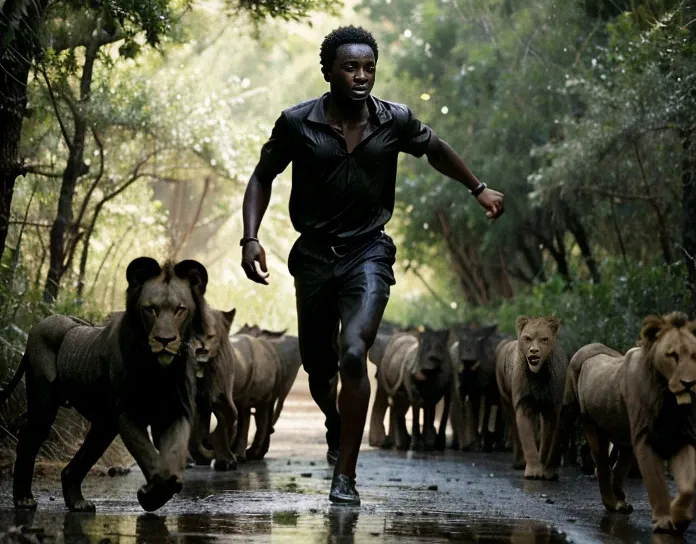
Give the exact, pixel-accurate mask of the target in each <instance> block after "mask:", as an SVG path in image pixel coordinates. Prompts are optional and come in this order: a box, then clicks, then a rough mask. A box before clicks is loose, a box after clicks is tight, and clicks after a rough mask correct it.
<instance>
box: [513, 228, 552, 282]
mask: <svg viewBox="0 0 696 544" xmlns="http://www.w3.org/2000/svg"><path fill="white" fill-rule="evenodd" d="M525 238H526V237H525V236H524V235H523V234H520V235H519V236H518V242H517V247H518V250H519V251H520V252H521V253H522V255H523V256H524V260H525V261H526V262H527V266H528V267H529V272H530V273H531V275H532V282H533V281H534V279H537V280H538V281H539V282H541V283H544V282H545V281H546V273H545V272H544V255H543V254H542V253H541V249H539V245H538V244H534V245H533V246H530V245H529V244H528V243H527V240H526V239H525ZM530 283H531V282H530Z"/></svg>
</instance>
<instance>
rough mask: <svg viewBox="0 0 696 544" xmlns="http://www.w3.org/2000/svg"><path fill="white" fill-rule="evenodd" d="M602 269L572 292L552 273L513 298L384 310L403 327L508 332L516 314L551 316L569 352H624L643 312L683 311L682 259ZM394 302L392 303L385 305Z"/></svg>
mask: <svg viewBox="0 0 696 544" xmlns="http://www.w3.org/2000/svg"><path fill="white" fill-rule="evenodd" d="M601 273H602V276H603V278H604V281H603V282H602V283H600V284H597V285H595V284H592V283H590V282H578V283H577V284H575V285H574V287H573V289H572V290H567V289H566V285H565V283H564V282H563V280H562V278H560V277H558V276H554V277H552V278H550V280H549V281H548V282H545V283H543V284H539V285H536V286H534V287H532V288H530V289H528V290H525V291H523V292H521V293H519V294H518V295H517V296H516V297H515V298H514V299H512V300H507V301H504V302H501V303H499V304H496V305H492V306H488V307H478V308H462V309H461V310H460V311H454V310H453V311H451V312H450V311H448V310H445V309H443V307H442V305H439V306H438V305H435V304H434V301H433V299H432V297H427V296H423V297H420V298H415V297H414V299H413V300H409V301H408V309H404V310H403V313H401V316H399V313H400V312H394V313H391V312H389V311H388V312H387V315H388V317H389V318H390V319H392V320H395V321H397V322H399V323H400V324H402V325H410V324H413V323H427V324H429V325H431V326H433V327H442V326H452V325H453V324H455V323H470V322H473V323H478V324H479V325H488V324H492V323H497V324H498V327H499V329H500V330H501V331H504V332H506V333H508V334H511V335H514V334H515V319H516V318H517V317H518V316H520V315H530V316H541V315H556V316H558V317H560V318H561V321H562V323H563V326H562V329H561V330H562V334H561V338H562V342H563V344H564V347H565V348H566V349H567V350H568V351H571V352H572V351H574V350H577V349H578V348H580V347H581V346H583V345H585V344H589V343H592V342H602V343H604V344H607V345H608V346H610V347H612V348H614V349H617V350H620V351H625V350H627V349H628V348H630V347H631V346H634V345H635V344H636V342H637V341H638V333H639V331H640V325H641V322H642V320H643V318H645V317H646V316H648V315H651V314H657V315H662V314H666V313H669V312H672V311H676V310H679V311H685V312H686V311H688V310H687V308H688V307H689V296H690V295H689V291H688V288H687V286H686V285H685V283H684V281H683V277H684V274H685V272H684V263H683V262H679V263H675V264H673V265H671V266H666V265H664V264H659V263H658V264H655V263H641V262H637V263H632V264H631V265H630V266H626V265H625V264H624V263H623V262H622V261H619V260H616V259H611V258H610V259H607V260H605V261H604V262H603V263H601ZM394 303H395V301H391V302H390V305H392V304H394ZM397 304H398V303H397ZM400 317H401V319H399V318H400ZM692 317H696V316H692Z"/></svg>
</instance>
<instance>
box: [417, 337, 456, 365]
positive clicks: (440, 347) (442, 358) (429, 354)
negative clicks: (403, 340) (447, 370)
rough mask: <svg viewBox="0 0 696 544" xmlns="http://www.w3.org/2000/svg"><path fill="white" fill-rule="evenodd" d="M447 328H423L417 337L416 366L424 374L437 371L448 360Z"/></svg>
mask: <svg viewBox="0 0 696 544" xmlns="http://www.w3.org/2000/svg"><path fill="white" fill-rule="evenodd" d="M448 338H449V331H448V330H447V329H442V330H431V329H424V330H423V332H421V333H420V335H419V338H418V354H417V359H418V368H419V370H420V371H421V372H423V374H424V375H428V373H430V374H435V373H437V372H438V371H439V370H440V369H441V368H442V367H443V366H444V365H445V364H446V363H447V362H448V361H449V351H448V350H447V339H448Z"/></svg>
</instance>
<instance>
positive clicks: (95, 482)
mask: <svg viewBox="0 0 696 544" xmlns="http://www.w3.org/2000/svg"><path fill="white" fill-rule="evenodd" d="M303 377H304V376H300V377H299V378H298V379H299V380H300V382H299V383H298V385H297V387H296V388H295V390H294V391H293V394H292V395H291V396H290V397H289V399H288V401H287V402H286V409H285V411H284V413H283V415H282V416H281V418H280V420H279V422H278V425H277V426H276V432H275V434H274V435H273V437H272V441H271V449H270V452H269V454H268V456H267V459H266V460H265V461H263V462H256V463H247V464H244V465H241V466H240V468H239V469H238V470H237V471H232V472H228V473H217V472H214V471H213V470H212V469H210V468H206V467H196V468H193V469H190V470H188V471H187V473H186V481H185V485H184V490H183V491H182V493H181V494H179V495H177V496H175V497H174V499H172V500H171V501H170V502H169V503H168V504H166V505H165V506H164V507H163V508H161V509H160V510H159V511H157V513H156V514H145V513H144V512H143V511H142V510H141V509H140V506H139V505H138V502H137V500H136V491H137V489H138V487H139V486H140V485H142V483H143V477H142V473H140V472H139V471H138V470H137V469H134V470H133V471H131V472H130V473H129V474H126V475H116V476H114V477H109V476H99V475H96V474H94V475H92V474H90V475H89V476H88V477H87V480H86V481H85V485H84V494H85V497H87V498H89V499H91V500H94V501H95V503H96V506H97V513H96V514H92V515H89V514H70V513H67V512H66V509H65V506H64V503H63V499H62V495H61V491H60V478H59V475H58V474H57V473H56V474H54V475H52V476H49V475H48V474H46V475H45V476H44V475H42V476H41V477H40V478H37V479H36V481H35V485H34V493H35V495H36V497H37V500H38V502H39V508H38V511H37V512H35V513H21V512H20V513H17V512H15V511H14V510H13V509H12V502H11V481H10V480H9V479H5V480H3V481H1V482H0V530H1V531H7V530H8V529H9V528H10V527H13V526H24V527H25V531H28V532H27V533H26V534H25V535H24V536H25V538H24V541H26V542H41V541H43V542H49V543H53V542H56V543H63V542H66V543H80V544H82V543H85V544H86V543H95V544H96V543H100V544H106V543H107V542H110V543H135V542H137V543H140V542H143V543H145V542H178V543H194V542H195V543H203V542H222V541H224V542H237V541H239V542H274V543H276V542H299V543H304V544H309V543H315V542H341V543H342V542H355V543H363V542H510V543H520V544H532V543H561V542H608V543H627V544H628V543H630V544H633V543H636V542H640V543H643V542H646V543H647V542H650V543H653V542H654V543H661V544H662V543H664V544H668V543H672V542H684V541H686V542H693V543H696V524H694V526H692V528H691V529H690V530H689V532H688V533H687V535H686V538H685V540H682V539H676V538H671V537H664V536H659V535H653V534H652V533H651V530H650V508H649V505H648V502H647V496H646V494H645V489H644V487H643V485H642V483H641V482H640V480H630V481H629V482H628V485H627V488H626V492H627V497H628V499H629V501H630V502H632V504H633V506H634V508H635V511H634V513H633V514H631V515H630V516H624V515H608V514H606V513H605V510H604V507H603V506H602V504H601V501H600V498H599V491H598V488H597V483H596V481H595V480H593V479H592V478H590V477H586V476H583V475H581V473H580V470H579V469H578V468H573V467H569V468H564V469H562V470H561V471H560V478H561V479H560V481H559V482H537V481H525V480H524V479H523V478H522V472H519V471H514V470H512V469H511V468H510V464H511V456H510V454H493V455H484V454H475V453H455V452H447V453H444V454H423V453H413V452H393V451H381V450H377V449H374V448H370V447H369V446H368V445H367V441H366V439H365V443H364V446H363V451H362V452H361V455H360V461H359V466H358V479H357V480H358V481H357V484H358V490H359V492H360V494H361V498H362V506H361V507H360V508H353V507H341V506H332V505H331V504H330V503H329V502H328V499H327V494H328V488H329V483H330V478H331V470H330V469H329V467H328V466H327V464H326V460H325V457H324V456H325V451H326V448H325V445H324V443H323V428H322V419H321V417H320V415H319V412H318V410H317V409H316V408H315V407H314V405H313V403H312V401H311V399H310V398H309V397H308V395H307V393H306V388H305V387H304V385H303V382H302V378H303ZM16 537H17V535H15V536H14V537H13V538H12V539H10V540H7V537H5V539H6V541H13V542H20V541H21V540H18V538H16ZM3 542H4V541H3V539H2V538H0V544H2V543H3Z"/></svg>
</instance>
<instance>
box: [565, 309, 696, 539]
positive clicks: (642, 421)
mask: <svg viewBox="0 0 696 544" xmlns="http://www.w3.org/2000/svg"><path fill="white" fill-rule="evenodd" d="M695 334H696V322H695V321H689V320H688V318H687V316H686V315H685V314H683V313H680V312H674V313H671V314H668V315H665V316H648V317H646V318H645V319H644V320H643V324H642V328H641V331H640V343H639V345H638V347H635V348H632V349H630V350H629V351H628V352H627V353H626V354H625V355H623V356H622V355H621V354H620V353H618V352H616V351H614V350H613V349H611V348H608V347H607V346H605V345H603V344H589V345H587V346H584V347H583V348H581V349H580V350H579V351H578V352H577V353H576V354H575V355H574V356H573V358H572V360H571V362H570V369H569V372H568V377H567V379H566V387H565V394H564V401H563V405H564V406H563V411H564V412H565V413H566V414H567V413H568V412H569V411H570V412H572V410H573V408H575V409H576V410H577V411H579V414H580V417H581V421H582V423H583V427H584V431H585V436H586V438H587V442H588V444H589V446H590V449H591V452H592V456H593V457H594V461H595V464H596V466H597V481H598V483H599V490H600V494H601V496H602V502H603V503H604V506H605V507H606V509H607V510H609V511H619V512H624V513H629V512H631V511H632V507H631V505H630V504H629V503H628V502H626V499H625V495H624V491H623V482H624V478H625V476H626V473H627V472H628V470H629V469H630V468H631V465H632V463H633V461H634V456H635V460H637V462H638V467H639V468H640V472H641V474H642V476H643V481H644V483H645V487H646V489H647V492H648V500H649V502H650V507H651V509H652V524H653V531H654V532H676V533H682V532H684V531H685V530H686V528H687V527H688V526H689V524H690V523H691V519H692V517H693V498H694V488H695V485H696V449H695V448H696V426H695V421H696V418H695V417H694V416H695V414H694V409H695V408H694V407H695V403H694V386H696V337H695ZM609 442H612V443H613V444H614V445H615V446H616V447H617V448H619V451H618V458H617V461H616V464H615V466H614V467H613V468H612V467H611V466H610V464H609V455H608V450H609ZM664 461H668V462H669V468H670V471H671V473H672V475H673V476H674V480H675V482H676V484H677V489H678V495H677V496H676V498H674V500H672V501H671V502H670V496H669V489H668V487H667V482H666V481H665V474H664Z"/></svg>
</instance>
